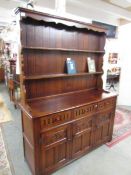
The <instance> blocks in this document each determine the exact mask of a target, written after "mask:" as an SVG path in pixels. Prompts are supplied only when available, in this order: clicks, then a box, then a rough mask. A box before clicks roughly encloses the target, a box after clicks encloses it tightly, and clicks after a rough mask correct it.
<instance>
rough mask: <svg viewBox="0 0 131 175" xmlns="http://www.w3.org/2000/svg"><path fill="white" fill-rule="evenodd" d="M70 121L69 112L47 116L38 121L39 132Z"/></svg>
mask: <svg viewBox="0 0 131 175" xmlns="http://www.w3.org/2000/svg"><path fill="white" fill-rule="evenodd" d="M70 120H71V111H65V112H60V113H56V114H53V115H49V116H47V117H43V118H41V119H40V126H41V130H43V129H44V128H47V127H51V126H55V125H58V124H61V123H66V122H68V121H70Z"/></svg>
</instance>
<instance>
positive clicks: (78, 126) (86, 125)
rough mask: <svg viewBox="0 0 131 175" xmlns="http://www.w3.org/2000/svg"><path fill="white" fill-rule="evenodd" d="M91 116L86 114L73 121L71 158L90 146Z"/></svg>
mask: <svg viewBox="0 0 131 175" xmlns="http://www.w3.org/2000/svg"><path fill="white" fill-rule="evenodd" d="M92 125H93V117H92V116H91V117H90V116H88V117H85V118H83V119H80V120H78V121H77V122H74V123H73V127H72V135H73V138H72V158H77V157H79V156H80V155H81V154H84V153H85V152H87V151H88V150H90V149H91V147H92Z"/></svg>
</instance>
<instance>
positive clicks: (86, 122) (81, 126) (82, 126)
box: [72, 116, 93, 136]
mask: <svg viewBox="0 0 131 175" xmlns="http://www.w3.org/2000/svg"><path fill="white" fill-rule="evenodd" d="M92 126H93V117H92V116H91V117H86V118H83V119H80V120H78V121H77V122H74V123H73V127H72V129H73V136H74V135H77V134H80V133H82V132H84V131H86V130H92Z"/></svg>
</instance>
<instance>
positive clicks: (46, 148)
mask: <svg viewBox="0 0 131 175" xmlns="http://www.w3.org/2000/svg"><path fill="white" fill-rule="evenodd" d="M41 139H42V146H41V152H42V154H41V159H42V169H43V174H44V173H47V174H48V173H51V172H52V171H53V170H55V169H57V167H59V166H61V165H63V164H65V163H66V162H67V161H69V153H70V152H69V140H70V126H67V125H65V126H63V127H58V128H56V129H52V130H50V131H48V132H45V133H42V136H41Z"/></svg>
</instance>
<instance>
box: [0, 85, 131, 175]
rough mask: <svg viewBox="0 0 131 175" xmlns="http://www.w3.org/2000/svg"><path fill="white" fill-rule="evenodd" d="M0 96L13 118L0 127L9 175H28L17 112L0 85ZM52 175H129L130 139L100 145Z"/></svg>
mask: <svg viewBox="0 0 131 175" xmlns="http://www.w3.org/2000/svg"><path fill="white" fill-rule="evenodd" d="M0 94H1V95H2V96H3V98H4V100H5V103H6V104H7V106H8V108H9V110H10V111H11V112H12V117H13V121H11V122H7V123H4V124H2V128H3V132H4V138H5V142H6V145H7V147H8V154H9V158H10V161H11V165H12V167H13V169H14V171H13V175H31V172H30V170H29V168H28V166H27V164H26V162H25V161H24V157H23V146H22V130H21V117H20V111H19V110H18V109H17V110H16V109H14V106H13V104H12V103H11V102H10V101H9V96H8V92H7V89H6V87H5V85H3V84H0ZM128 108H131V107H128ZM53 175H131V137H128V138H127V139H125V140H124V141H121V142H120V143H119V144H116V145H115V146H113V147H112V148H108V147H107V146H106V145H103V146H101V147H99V148H97V149H96V150H94V151H92V152H90V153H89V154H87V155H86V156H84V157H82V158H80V159H78V160H77V161H75V162H73V163H71V164H70V165H68V166H66V167H64V168H62V169H60V170H59V171H57V172H55V173H53Z"/></svg>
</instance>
